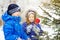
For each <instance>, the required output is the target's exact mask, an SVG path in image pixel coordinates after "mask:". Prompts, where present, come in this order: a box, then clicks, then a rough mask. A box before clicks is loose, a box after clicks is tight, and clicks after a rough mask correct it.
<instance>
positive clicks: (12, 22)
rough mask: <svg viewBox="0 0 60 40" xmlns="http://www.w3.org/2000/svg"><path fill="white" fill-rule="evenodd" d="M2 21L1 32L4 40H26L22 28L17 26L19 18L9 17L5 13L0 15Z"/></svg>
mask: <svg viewBox="0 0 60 40" xmlns="http://www.w3.org/2000/svg"><path fill="white" fill-rule="evenodd" d="M2 19H3V21H4V25H3V31H4V36H5V40H17V38H18V37H20V38H22V39H24V40H27V38H28V36H27V35H26V34H25V32H24V31H23V29H22V26H21V25H20V24H19V22H20V20H21V18H20V17H16V16H10V15H8V14H7V12H5V13H4V15H2Z"/></svg>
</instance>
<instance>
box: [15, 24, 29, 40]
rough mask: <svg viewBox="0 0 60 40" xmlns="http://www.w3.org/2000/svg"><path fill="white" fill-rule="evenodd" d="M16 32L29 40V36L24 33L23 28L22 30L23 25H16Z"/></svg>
mask: <svg viewBox="0 0 60 40" xmlns="http://www.w3.org/2000/svg"><path fill="white" fill-rule="evenodd" d="M15 26H16V27H15V30H16V31H17V33H18V34H19V36H20V37H21V38H23V39H25V40H27V38H28V36H27V34H26V33H25V32H24V30H23V28H22V25H18V24H16V25H15Z"/></svg>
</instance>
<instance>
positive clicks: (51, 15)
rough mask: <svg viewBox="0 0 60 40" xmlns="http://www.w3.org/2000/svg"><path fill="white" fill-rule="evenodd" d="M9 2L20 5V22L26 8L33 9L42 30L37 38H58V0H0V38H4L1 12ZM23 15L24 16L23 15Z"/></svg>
mask: <svg viewBox="0 0 60 40" xmlns="http://www.w3.org/2000/svg"><path fill="white" fill-rule="evenodd" d="M11 3H16V4H18V5H19V6H20V7H21V15H20V16H21V17H22V21H21V23H22V22H24V21H25V14H26V12H27V10H29V9H31V10H35V11H36V12H37V17H38V18H39V19H40V20H41V22H40V25H41V27H42V29H43V31H44V33H43V35H42V36H40V37H39V40H60V0H0V40H4V34H3V30H2V27H3V23H4V22H3V21H2V19H1V16H2V14H4V12H5V11H6V10H7V7H8V5H9V4H11ZM23 15H24V16H23Z"/></svg>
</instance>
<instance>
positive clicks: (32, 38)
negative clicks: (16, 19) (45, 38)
mask: <svg viewBox="0 0 60 40" xmlns="http://www.w3.org/2000/svg"><path fill="white" fill-rule="evenodd" d="M31 25H32V26H34V22H32V23H31ZM22 26H23V29H24V31H25V32H26V34H27V35H28V36H29V37H30V38H31V40H38V39H37V38H35V37H32V36H36V33H35V32H34V31H33V30H32V29H31V31H30V32H29V33H27V26H28V25H27V23H26V22H24V23H23V24H22ZM36 26H37V27H38V28H39V29H40V32H39V35H40V36H41V35H42V33H43V30H42V29H41V26H40V24H36ZM28 30H29V29H28Z"/></svg>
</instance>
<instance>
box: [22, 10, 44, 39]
mask: <svg viewBox="0 0 60 40" xmlns="http://www.w3.org/2000/svg"><path fill="white" fill-rule="evenodd" d="M35 20H36V12H35V11H33V10H29V11H28V12H27V14H26V22H24V23H23V24H22V26H23V29H24V31H25V32H26V34H27V35H28V36H29V37H30V38H31V40H38V38H36V36H37V35H38V36H39V35H42V32H43V31H42V29H41V26H40V24H39V23H36V22H35Z"/></svg>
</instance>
